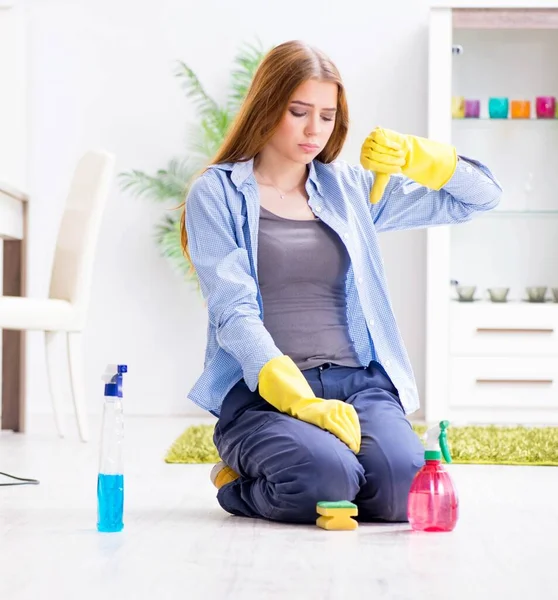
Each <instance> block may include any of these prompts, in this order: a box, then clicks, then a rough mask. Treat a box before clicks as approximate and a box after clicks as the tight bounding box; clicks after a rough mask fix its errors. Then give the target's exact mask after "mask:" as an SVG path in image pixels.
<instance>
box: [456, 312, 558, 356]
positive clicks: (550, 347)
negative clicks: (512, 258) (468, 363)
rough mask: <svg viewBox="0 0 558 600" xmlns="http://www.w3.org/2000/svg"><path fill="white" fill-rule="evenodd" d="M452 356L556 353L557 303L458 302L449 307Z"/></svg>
mask: <svg viewBox="0 0 558 600" xmlns="http://www.w3.org/2000/svg"><path fill="white" fill-rule="evenodd" d="M450 352H451V354H453V355H474V356H494V355H500V356H502V355H503V356H513V355H522V356H524V355H548V354H556V355H558V304H555V303H544V304H534V303H533V304H531V303H529V302H510V303H506V304H494V303H489V302H478V303H471V304H466V303H458V302H453V303H452V306H451V308H450Z"/></svg>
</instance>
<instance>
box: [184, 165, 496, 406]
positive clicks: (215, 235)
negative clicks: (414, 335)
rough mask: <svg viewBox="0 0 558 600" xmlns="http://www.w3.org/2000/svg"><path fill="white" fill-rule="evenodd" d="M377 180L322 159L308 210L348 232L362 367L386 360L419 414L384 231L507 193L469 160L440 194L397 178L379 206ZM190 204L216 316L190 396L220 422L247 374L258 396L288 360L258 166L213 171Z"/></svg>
mask: <svg viewBox="0 0 558 600" xmlns="http://www.w3.org/2000/svg"><path fill="white" fill-rule="evenodd" d="M373 181H374V175H373V173H371V172H369V171H367V170H365V169H363V168H362V167H360V166H351V165H348V164H347V163H345V162H344V161H337V162H334V163H331V164H323V163H320V162H318V161H314V162H312V163H311V164H310V165H309V176H308V179H307V182H306V191H307V193H308V197H309V200H308V204H309V206H310V208H311V209H312V211H313V212H314V214H315V215H316V216H317V217H319V218H320V219H321V220H322V221H324V223H326V224H327V225H328V226H329V227H331V228H332V229H333V230H334V231H335V232H336V233H337V234H338V235H339V237H340V238H341V240H342V241H343V243H344V244H345V246H346V248H347V251H348V253H349V256H350V259H351V266H350V268H349V271H348V275H347V283H346V297H347V319H348V325H349V333H350V336H351V339H352V340H353V343H354V347H355V350H356V353H357V355H358V358H359V361H360V363H361V364H362V365H363V366H366V365H368V364H369V363H370V361H371V360H376V361H378V362H379V363H381V364H382V365H383V367H384V368H385V370H386V371H387V373H388V374H389V376H390V377H391V379H392V381H393V383H394V385H395V387H396V388H397V390H398V392H399V395H400V399H401V402H402V404H403V407H404V408H405V411H406V413H411V412H414V411H415V410H417V409H418V407H419V397H418V390H417V387H416V383H415V378H414V374H413V369H412V367H411V363H410V361H409V357H408V355H407V351H406V349H405V346H404V344H403V340H402V338H401V334H400V332H399V329H398V327H397V324H396V322H395V317H394V314H393V310H392V305H391V301H390V298H389V295H388V288H387V283H386V276H385V273H384V267H383V260H382V257H381V255H380V248H379V245H378V239H377V234H378V233H380V232H382V231H394V230H397V229H412V228H419V227H428V226H432V225H444V224H453V223H463V222H465V221H468V220H470V219H471V218H472V217H473V216H474V214H475V213H476V212H479V211H486V210H490V209H492V208H494V207H495V206H496V205H497V204H498V201H499V199H500V195H501V191H502V190H501V188H500V185H499V184H498V182H497V181H496V180H495V178H494V177H493V176H492V174H491V173H490V171H489V170H488V169H487V168H486V167H485V166H484V165H482V164H481V163H479V162H477V161H474V160H471V159H465V158H461V157H460V158H459V161H458V164H457V169H456V171H455V173H454V175H453V176H452V178H451V179H450V181H449V182H448V183H447V184H446V185H445V186H444V187H443V188H442V189H441V190H440V191H433V190H431V189H429V188H426V187H423V186H421V185H419V184H417V183H415V182H414V181H411V180H410V179H408V178H406V177H404V176H401V175H395V176H391V178H390V181H389V184H388V186H387V188H386V190H385V192H384V195H383V197H382V199H381V200H380V202H378V203H377V204H375V205H372V204H370V201H369V194H370V189H371V186H372V183H373ZM186 206H187V209H186V228H187V231H188V238H189V251H190V255H191V259H192V262H193V264H194V266H195V268H196V271H197V274H198V278H199V282H200V286H201V290H202V293H203V295H204V298H205V299H206V301H207V310H208V317H209V320H208V331H207V347H206V353H205V362H204V370H203V373H202V374H201V376H200V377H199V379H198V380H197V382H196V383H195V384H194V386H193V388H192V389H191V390H190V393H189V394H188V397H189V398H190V399H191V400H192V401H193V402H194V403H195V404H197V405H198V406H200V407H202V408H204V409H206V410H208V411H209V412H211V413H212V414H214V415H215V416H218V415H219V412H220V407H221V404H222V402H223V399H224V398H225V396H226V394H227V392H228V391H229V390H230V389H231V388H232V387H233V385H234V384H235V383H236V382H238V381H240V379H242V378H243V377H244V380H245V381H246V384H247V385H248V387H249V388H250V389H251V390H252V391H255V390H256V388H257V386H258V375H259V372H260V370H261V368H262V367H263V366H264V365H265V363H266V362H268V361H269V360H271V359H272V358H274V357H276V356H280V355H282V352H281V351H280V350H279V348H277V346H276V345H275V343H274V341H273V339H272V337H271V335H270V334H269V332H268V331H267V330H266V328H265V327H264V324H263V306H262V297H261V294H260V290H259V286H258V276H257V273H258V269H257V262H256V261H257V257H258V225H259V207H260V204H259V197H258V186H257V183H256V180H255V178H254V173H253V161H252V160H250V161H247V162H240V163H234V164H221V165H215V166H212V167H210V168H209V169H208V170H206V171H205V172H204V174H203V175H202V176H201V177H199V178H198V179H197V180H196V181H195V182H194V183H193V185H192V187H191V189H190V192H189V195H188V198H187V205H186Z"/></svg>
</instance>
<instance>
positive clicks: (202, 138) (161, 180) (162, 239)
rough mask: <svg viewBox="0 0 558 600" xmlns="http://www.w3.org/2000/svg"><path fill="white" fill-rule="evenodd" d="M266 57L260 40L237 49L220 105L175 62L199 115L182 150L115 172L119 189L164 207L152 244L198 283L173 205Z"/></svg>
mask: <svg viewBox="0 0 558 600" xmlns="http://www.w3.org/2000/svg"><path fill="white" fill-rule="evenodd" d="M264 55H265V51H264V50H263V49H262V47H261V43H260V42H259V41H258V42H256V43H255V44H244V45H242V46H241V47H240V49H239V51H238V53H237V55H236V56H235V57H234V60H233V65H234V66H233V69H232V71H231V74H230V77H231V79H230V86H229V90H228V93H227V99H226V101H225V103H224V104H222V105H220V104H219V103H217V102H216V101H215V100H214V99H213V98H211V97H210V96H209V95H208V94H207V93H206V91H205V90H204V88H203V86H202V84H201V82H200V80H199V78H198V76H197V75H196V74H195V73H194V72H193V71H192V69H191V68H190V67H189V66H188V65H187V64H186V63H185V62H183V61H178V62H177V65H176V68H175V70H174V76H175V77H177V78H178V79H179V81H180V83H181V87H182V89H183V90H184V92H185V93H186V97H187V98H188V99H189V100H190V101H191V102H192V103H193V104H194V106H195V110H196V113H197V117H198V119H197V122H196V123H195V124H194V125H191V126H190V130H189V135H188V138H187V140H188V141H187V147H186V154H185V155H184V156H180V157H173V158H171V159H170V160H169V162H168V163H167V166H166V168H165V169H159V170H158V171H156V172H155V173H154V174H149V173H146V172H144V171H141V170H137V169H133V170H131V171H126V172H123V173H120V174H119V181H120V183H121V189H123V190H126V191H128V192H130V193H132V194H133V195H135V196H136V197H145V198H148V199H150V200H153V201H154V202H157V203H159V204H162V205H163V206H165V209H166V210H165V214H164V215H163V216H162V217H161V220H160V222H159V223H157V224H156V225H155V235H154V237H155V242H156V244H157V245H158V247H159V248H160V251H161V253H162V255H163V256H164V257H166V258H167V259H168V260H169V261H170V263H171V265H172V267H173V268H174V269H175V270H176V271H177V272H178V273H179V274H180V275H181V276H183V277H184V278H185V279H186V280H187V281H189V282H191V283H194V284H196V285H197V277H196V274H195V271H194V270H193V268H192V265H191V264H190V263H189V261H188V259H187V258H186V257H185V256H184V254H183V253H182V249H181V246H180V227H179V225H180V211H179V210H173V209H176V208H177V207H178V206H179V205H180V204H181V203H182V202H183V200H184V198H185V197H186V195H187V193H188V190H189V188H190V185H191V182H192V180H193V178H194V177H195V176H196V174H197V173H199V171H200V170H201V169H202V168H203V167H204V166H205V165H206V164H207V163H208V162H209V161H210V160H211V159H212V158H213V156H214V155H215V154H216V152H217V149H218V148H219V146H220V145H221V143H222V141H223V139H224V137H225V135H226V133H227V131H228V129H229V127H230V125H231V123H232V121H233V119H234V117H235V116H236V113H237V112H238V109H239V108H240V105H241V103H242V101H243V99H244V97H245V96H246V93H247V91H248V87H249V86H250V83H251V81H252V78H253V76H254V73H255V71H256V69H257V67H258V65H259V64H260V62H261V60H262V58H263V57H264Z"/></svg>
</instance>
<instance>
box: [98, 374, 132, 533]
mask: <svg viewBox="0 0 558 600" xmlns="http://www.w3.org/2000/svg"><path fill="white" fill-rule="evenodd" d="M127 372H128V367H127V366H126V365H108V366H107V370H106V371H105V374H104V375H103V381H104V382H105V404H104V407H103V425H102V430H101V453H100V460H99V477H98V479H97V530H98V531H103V532H115V531H122V529H123V527H124V523H123V521H122V515H123V512H124V469H123V467H124V465H123V461H122V446H123V443H124V415H123V411H122V374H123V373H127Z"/></svg>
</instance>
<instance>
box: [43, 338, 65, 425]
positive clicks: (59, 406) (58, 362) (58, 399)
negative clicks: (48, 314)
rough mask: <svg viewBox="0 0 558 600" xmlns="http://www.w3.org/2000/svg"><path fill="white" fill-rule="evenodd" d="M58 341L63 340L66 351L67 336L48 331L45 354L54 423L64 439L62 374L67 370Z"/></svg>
mask: <svg viewBox="0 0 558 600" xmlns="http://www.w3.org/2000/svg"><path fill="white" fill-rule="evenodd" d="M57 340H63V342H64V348H63V351H64V352H65V351H66V336H65V334H63V333H60V332H58V331H46V332H45V354H46V366H47V376H48V384H49V388H50V397H51V400H52V408H53V410H54V421H55V423H56V428H57V429H58V433H59V434H60V437H64V436H65V435H66V427H65V425H64V414H63V409H64V395H63V387H62V385H61V381H60V379H61V372H62V371H66V372H67V369H63V368H62V365H63V364H64V361H63V360H62V357H61V356H60V355H61V353H62V350H61V349H60V348H57V343H56V341H57Z"/></svg>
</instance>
